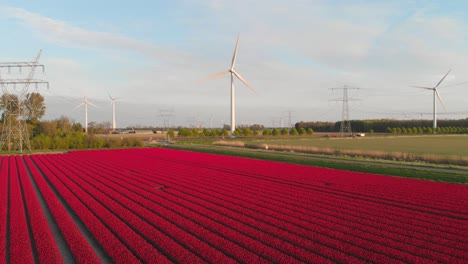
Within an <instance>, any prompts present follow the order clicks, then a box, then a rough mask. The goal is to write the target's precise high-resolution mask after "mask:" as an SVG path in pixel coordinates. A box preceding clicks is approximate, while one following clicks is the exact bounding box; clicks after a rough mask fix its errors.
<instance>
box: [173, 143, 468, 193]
mask: <svg viewBox="0 0 468 264" xmlns="http://www.w3.org/2000/svg"><path fill="white" fill-rule="evenodd" d="M167 147H168V148H172V149H181V150H190V151H198V152H206V153H213V154H221V155H229V156H239V157H246V158H254V159H262V160H271V161H278V162H287V163H294V164H301V165H307V166H317V167H324V168H333V169H339V170H348V171H357V172H367V173H374V174H382V175H388V176H398V177H404V178H415V179H422V180H431V181H438V182H447V183H459V184H467V183H468V174H464V173H461V172H460V173H456V172H449V171H446V170H443V169H437V168H424V167H415V166H414V167H413V166H410V165H405V166H400V165H397V164H376V163H374V162H357V161H353V160H340V159H333V158H319V157H314V156H312V155H305V154H302V155H292V154H288V153H287V152H276V151H260V150H251V149H239V148H228V147H216V146H200V145H170V146H167Z"/></svg>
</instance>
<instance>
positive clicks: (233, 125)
mask: <svg viewBox="0 0 468 264" xmlns="http://www.w3.org/2000/svg"><path fill="white" fill-rule="evenodd" d="M239 37H240V33H239V35H238V36H237V42H236V47H235V49H234V55H233V56H232V63H231V68H230V69H229V70H227V71H224V72H220V73H217V74H215V75H212V76H210V77H207V78H205V79H203V80H202V81H208V80H212V79H216V78H218V77H222V76H224V75H226V74H229V73H230V74H231V136H234V131H235V129H236V110H235V93H234V76H236V78H237V79H239V80H241V81H242V82H243V83H244V84H245V85H247V87H249V88H250V89H251V90H252V91H254V92H255V90H254V88H252V86H251V85H250V84H249V83H248V82H247V81H246V80H245V79H244V78H243V77H242V76H241V75H240V74H239V73H238V72H236V71H235V70H234V66H235V65H236V59H237V50H238V48H239Z"/></svg>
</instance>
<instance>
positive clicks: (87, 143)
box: [0, 92, 143, 151]
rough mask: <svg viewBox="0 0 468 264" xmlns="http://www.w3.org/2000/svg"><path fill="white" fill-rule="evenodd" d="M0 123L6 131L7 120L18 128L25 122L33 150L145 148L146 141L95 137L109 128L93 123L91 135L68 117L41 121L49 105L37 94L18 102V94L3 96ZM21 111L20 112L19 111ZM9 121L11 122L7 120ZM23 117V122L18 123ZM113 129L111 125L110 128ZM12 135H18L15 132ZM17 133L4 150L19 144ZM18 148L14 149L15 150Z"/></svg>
mask: <svg viewBox="0 0 468 264" xmlns="http://www.w3.org/2000/svg"><path fill="white" fill-rule="evenodd" d="M0 111H1V113H2V114H1V120H0V121H1V122H0V129H2V131H3V125H4V124H5V121H8V122H9V123H11V125H12V126H17V125H18V124H19V122H20V121H22V122H25V123H26V126H27V127H26V129H27V130H28V134H29V136H30V143H31V149H33V150H44V151H46V150H69V149H87V148H118V147H138V146H143V142H141V141H140V140H138V139H132V138H124V139H117V138H106V137H102V136H97V135H96V134H101V133H108V132H109V128H108V127H106V125H105V124H96V123H90V124H89V129H88V133H86V134H85V133H84V131H83V127H82V125H81V124H80V123H76V122H72V121H71V120H70V119H69V118H67V117H64V116H62V117H60V118H58V119H55V120H48V121H42V120H41V119H42V117H43V116H44V114H45V111H46V106H45V104H44V97H43V96H42V95H41V94H39V93H36V92H33V93H28V94H26V96H25V98H24V100H22V101H21V100H19V99H18V96H17V95H14V94H3V95H2V96H1V97H0ZM20 111H21V112H20ZM7 118H9V120H6V119H7ZM19 118H22V119H24V120H19ZM109 127H110V125H109ZM12 133H19V132H18V130H17V129H16V130H12ZM17 138H19V135H18V134H13V135H12V139H11V142H5V144H3V150H9V148H10V146H11V145H14V144H16V143H17V142H15V139H17ZM13 149H15V148H13Z"/></svg>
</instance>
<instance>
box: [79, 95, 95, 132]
mask: <svg viewBox="0 0 468 264" xmlns="http://www.w3.org/2000/svg"><path fill="white" fill-rule="evenodd" d="M88 104H90V105H92V106H94V107H97V106H96V105H95V104H93V103H91V102H90V101H88V98H86V96H84V97H83V102H82V103H81V104H79V105H77V106H76V107H75V109H77V108H78V107H80V106H82V105H84V106H85V133H88Z"/></svg>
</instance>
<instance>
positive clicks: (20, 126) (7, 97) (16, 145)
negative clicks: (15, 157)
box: [0, 50, 49, 152]
mask: <svg viewBox="0 0 468 264" xmlns="http://www.w3.org/2000/svg"><path fill="white" fill-rule="evenodd" d="M41 53H42V50H40V51H39V53H38V55H37V56H36V58H35V60H34V61H32V62H2V63H0V70H1V69H8V73H10V71H11V68H18V69H19V73H22V69H23V68H29V69H30V72H29V74H28V76H27V77H24V78H16V79H3V78H2V77H1V75H0V84H1V86H2V92H3V95H4V97H3V100H4V102H3V105H4V112H3V114H2V119H3V126H2V134H1V137H0V150H1V149H3V148H4V146H5V144H6V147H7V149H8V150H12V149H18V150H19V151H20V152H23V149H24V146H26V148H27V149H28V150H31V143H30V138H29V129H28V124H27V123H26V120H27V116H26V107H27V106H26V104H25V102H26V96H27V94H28V90H29V86H30V85H31V84H35V86H36V89H37V86H38V85H39V84H47V87H49V83H48V82H46V81H43V80H36V79H34V73H35V71H36V68H38V67H39V68H42V71H43V72H44V65H42V64H39V58H40V57H41ZM17 86H21V88H20V89H17ZM11 87H12V88H11Z"/></svg>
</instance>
